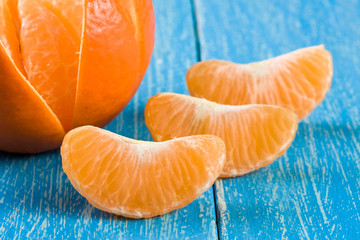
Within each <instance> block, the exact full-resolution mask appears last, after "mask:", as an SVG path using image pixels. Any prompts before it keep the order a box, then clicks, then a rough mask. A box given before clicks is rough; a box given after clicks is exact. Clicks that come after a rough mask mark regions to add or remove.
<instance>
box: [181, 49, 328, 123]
mask: <svg viewBox="0 0 360 240" xmlns="http://www.w3.org/2000/svg"><path fill="white" fill-rule="evenodd" d="M332 75H333V65H332V58H331V54H330V53H329V52H328V51H326V50H325V48H324V46H323V45H320V46H314V47H308V48H303V49H299V50H296V51H294V52H291V53H288V54H284V55H282V56H278V57H275V58H272V59H268V60H265V61H262V62H255V63H250V64H235V63H231V62H226V61H219V60H209V61H204V62H200V63H197V64H195V65H194V66H192V67H191V68H190V69H189V70H188V73H187V75H186V81H187V85H188V89H189V92H190V94H191V95H192V96H196V97H200V98H205V99H208V100H210V101H214V102H217V103H221V104H229V105H244V104H270V105H278V106H282V107H285V108H288V109H290V110H292V111H294V112H295V113H296V114H297V115H298V116H299V118H301V119H302V118H304V117H306V116H307V115H309V114H310V113H311V112H312V111H313V110H314V108H315V107H316V106H317V105H319V104H320V102H321V101H322V100H323V99H324V97H325V94H326V92H327V91H328V90H329V88H330V85H331V78H332Z"/></svg>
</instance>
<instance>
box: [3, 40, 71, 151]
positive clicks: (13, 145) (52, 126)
mask: <svg viewBox="0 0 360 240" xmlns="http://www.w3.org/2000/svg"><path fill="white" fill-rule="evenodd" d="M9 79H10V80H9ZM0 89H1V94H0V116H1V117H0V149H1V150H3V151H8V152H17V153H38V152H43V151H48V150H50V149H55V148H57V147H58V146H59V145H60V144H61V141H62V138H63V137H64V135H65V132H64V129H63V128H62V125H61V123H60V122H59V121H58V119H57V117H56V116H55V115H54V114H53V112H52V111H51V109H50V108H48V107H47V105H46V103H45V102H44V101H43V100H42V98H41V96H40V95H39V94H38V93H37V92H36V91H35V89H34V88H32V87H31V85H30V84H29V82H28V81H27V80H26V79H25V78H24V76H23V75H22V74H21V73H20V71H19V70H18V68H17V67H16V65H15V63H14V61H13V60H11V58H10V56H9V55H8V51H7V50H6V49H5V47H4V45H3V44H2V42H0Z"/></svg>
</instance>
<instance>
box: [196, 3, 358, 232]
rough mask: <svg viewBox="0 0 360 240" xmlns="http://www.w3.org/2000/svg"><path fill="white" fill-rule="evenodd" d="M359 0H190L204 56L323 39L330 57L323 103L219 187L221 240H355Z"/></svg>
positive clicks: (267, 50) (285, 48) (256, 55)
mask: <svg viewBox="0 0 360 240" xmlns="http://www.w3.org/2000/svg"><path fill="white" fill-rule="evenodd" d="M359 4H360V3H359V1H354V0H350V1H340V0H339V1H335V0H334V1H332V0H331V1H329V0H327V1H311V0H306V1H295V0H292V1H287V0H278V1H262V0H254V1H245V0H237V1H233V0H223V1H217V0H195V7H196V15H197V23H198V31H199V38H200V48H201V58H202V59H203V60H205V59H212V58H218V59H225V60H231V61H235V62H239V63H248V62H252V61H259V60H263V59H266V58H269V57H274V56H276V55H279V54H283V53H286V52H289V51H292V50H295V49H297V48H301V47H306V46H310V45H317V44H322V43H324V44H325V46H326V48H327V49H329V51H330V52H331V53H332V55H333V61H334V78H333V85H332V87H331V90H330V92H329V93H328V95H327V97H326V100H325V101H324V102H323V103H322V104H321V105H320V106H319V107H318V108H317V109H316V110H315V111H314V112H313V113H312V115H311V116H309V117H308V118H307V119H305V120H304V121H302V122H301V123H300V125H299V131H298V134H297V137H296V139H295V141H294V143H293V145H292V146H291V147H290V149H289V150H288V152H287V153H286V154H285V156H283V157H281V158H280V159H278V160H277V161H276V162H275V163H274V164H272V165H271V166H269V167H266V168H263V169H261V170H259V171H256V172H254V173H251V174H248V175H246V176H244V177H239V178H235V179H228V180H221V181H218V182H217V183H216V204H217V211H218V215H219V231H220V232H219V234H220V238H221V239H235V238H236V237H237V238H238V239H242V238H249V239H280V238H284V239H358V238H359V235H360V197H359V196H360V182H359V179H360V158H359V156H360V132H359V120H360V114H359V107H360V104H359V103H360V84H359V76H360V57H359V53H360V40H359V39H360V28H359V26H360V16H359V13H360V5H359Z"/></svg>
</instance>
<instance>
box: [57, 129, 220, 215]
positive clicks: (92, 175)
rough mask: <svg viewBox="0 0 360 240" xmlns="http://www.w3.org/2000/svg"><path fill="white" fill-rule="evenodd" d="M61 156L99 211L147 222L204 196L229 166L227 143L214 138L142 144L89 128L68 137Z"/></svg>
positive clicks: (78, 187) (69, 173)
mask: <svg viewBox="0 0 360 240" xmlns="http://www.w3.org/2000/svg"><path fill="white" fill-rule="evenodd" d="M61 156H62V162H63V169H64V171H65V173H66V175H67V176H68V178H69V179H70V182H71V183H72V185H73V186H74V187H75V188H76V190H77V191H79V193H80V194H81V195H83V196H84V197H85V198H86V199H87V200H88V201H89V202H90V203H91V204H93V205H94V206H95V207H97V208H99V209H101V210H103V211H107V212H110V213H115V214H118V215H122V216H125V217H130V218H148V217H153V216H157V215H161V214H165V213H168V212H170V211H172V210H174V209H177V208H181V207H184V206H185V205H187V204H189V203H190V202H192V201H193V200H194V199H196V198H197V197H198V196H200V195H201V194H202V193H203V192H205V191H206V190H207V189H208V188H209V187H210V186H211V185H212V184H213V183H214V181H215V180H216V179H217V178H218V176H219V174H220V173H221V170H222V168H223V166H224V163H225V144H224V141H223V140H221V139H220V138H218V137H216V136H211V135H202V136H191V137H185V138H179V139H175V140H171V141H167V142H161V143H154V142H143V141H136V140H133V139H129V138H125V137H122V136H120V135H117V134H114V133H111V132H108V131H105V130H102V129H99V128H96V127H90V126H85V127H80V128H77V129H74V130H72V131H70V132H69V133H68V134H67V135H66V136H65V138H64V142H63V144H62V147H61Z"/></svg>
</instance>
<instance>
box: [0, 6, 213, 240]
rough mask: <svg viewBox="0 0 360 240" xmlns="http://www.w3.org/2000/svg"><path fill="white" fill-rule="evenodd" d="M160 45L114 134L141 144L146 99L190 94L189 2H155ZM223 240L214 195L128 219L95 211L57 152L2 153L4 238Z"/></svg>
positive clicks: (0, 225) (0, 229) (0, 233)
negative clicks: (186, 78) (219, 235)
mask: <svg viewBox="0 0 360 240" xmlns="http://www.w3.org/2000/svg"><path fill="white" fill-rule="evenodd" d="M154 6H155V12H156V28H157V29H156V46H155V51H154V55H153V59H152V63H151V66H150V68H149V70H148V72H147V75H146V77H145V79H144V81H143V83H142V85H141V86H140V89H139V91H138V93H137V94H136V95H135V97H134V99H133V100H132V102H131V103H130V104H129V106H128V107H127V108H126V109H125V110H124V111H123V113H122V114H121V115H119V117H118V118H117V119H116V120H114V121H113V122H112V123H111V124H110V125H109V126H108V127H107V129H109V130H111V131H114V132H117V133H119V134H122V135H125V136H128V137H132V138H136V139H142V140H150V139H151V136H150V134H149V132H148V130H147V129H146V126H145V124H144V117H143V111H144V107H145V104H146V101H147V100H148V98H149V97H151V96H152V95H154V94H156V93H158V92H162V91H174V92H179V93H184V92H186V86H185V81H184V76H185V73H186V70H187V68H188V67H190V66H191V65H192V64H194V63H195V62H196V47H195V36H194V28H193V19H192V12H191V4H190V1H180V0H179V1H167V0H154ZM27 238H32V239H41V238H45V239H76V238H79V239H115V238H116V239H217V227H216V216H215V205H214V197H213V192H212V189H210V190H209V191H207V192H206V193H204V194H203V195H202V196H201V197H200V198H198V199H197V200H195V201H194V202H193V203H191V204H190V205H188V206H187V207H185V208H183V209H181V210H177V211H174V212H172V213H170V214H167V215H164V216H162V217H157V218H153V219H147V220H129V219H124V218H122V217H117V216H115V215H111V214H107V213H104V212H101V211H99V210H97V209H95V208H93V207H92V206H91V205H90V204H89V203H88V202H87V201H86V200H85V199H84V198H83V197H81V196H80V195H79V194H78V193H77V192H76V191H75V190H74V188H73V187H72V186H71V184H70V182H69V181H68V180H67V177H66V175H65V174H64V172H63V170H62V167H61V159H60V156H59V152H58V151H54V152H50V153H46V154H41V155H33V156H27V155H13V154H6V153H0V239H27Z"/></svg>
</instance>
